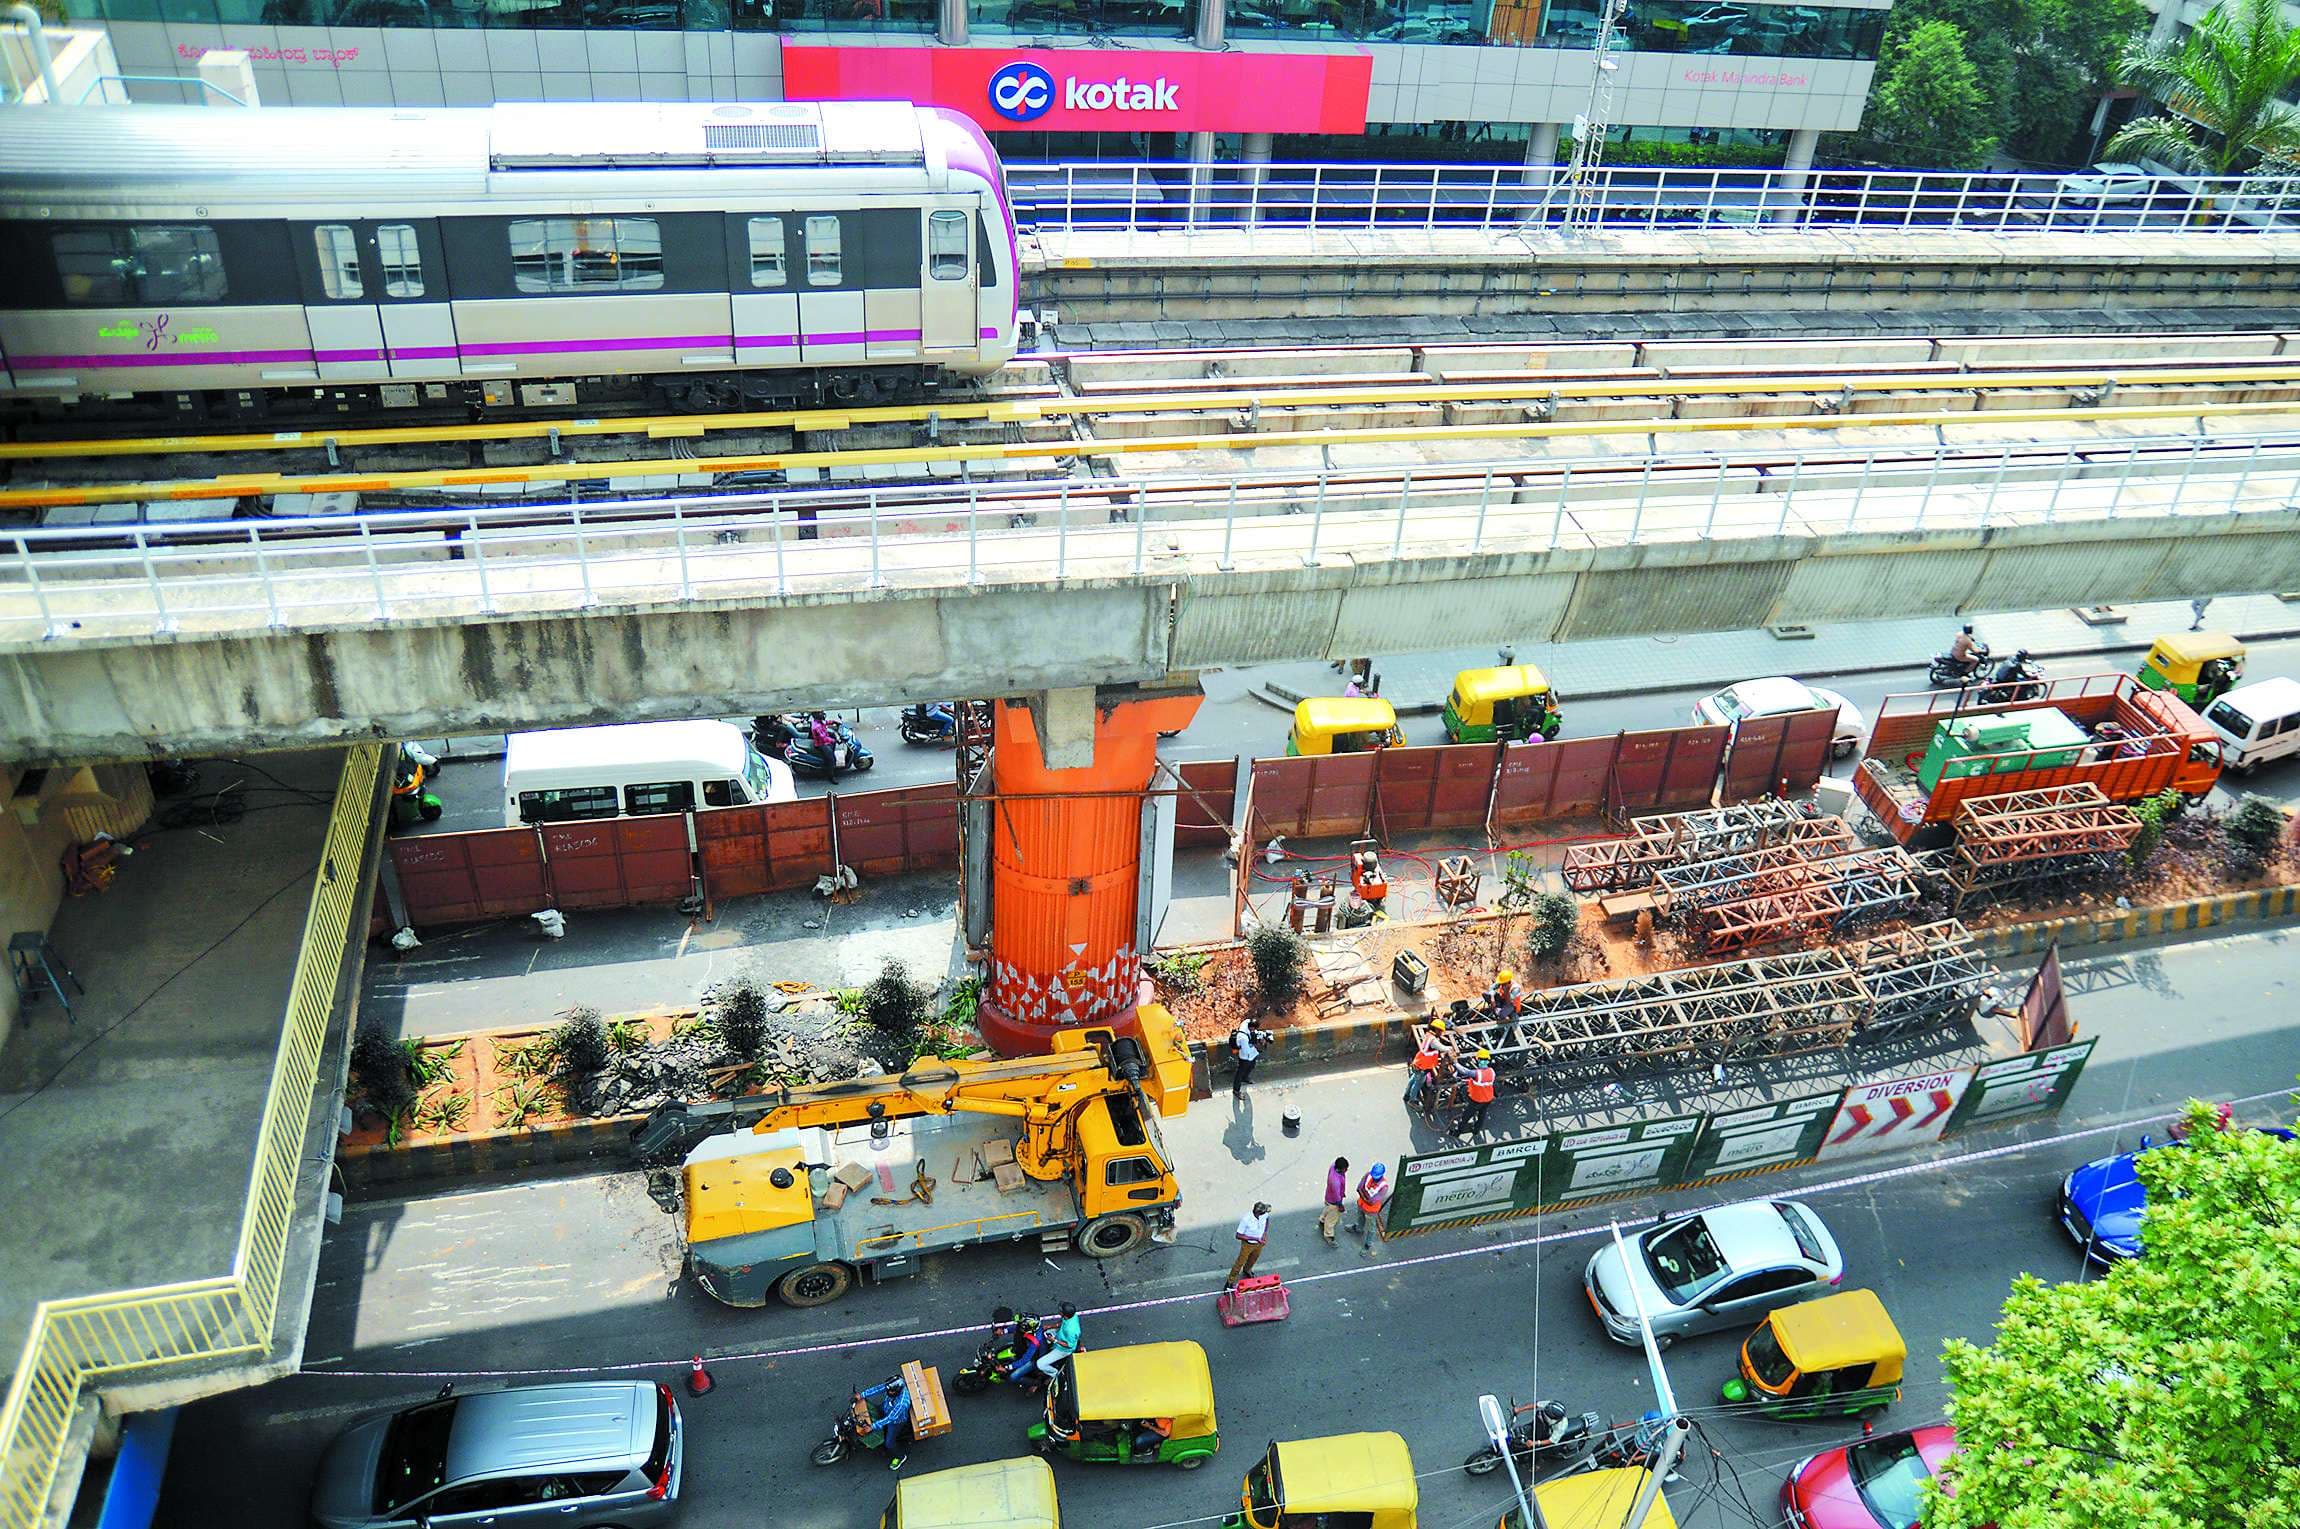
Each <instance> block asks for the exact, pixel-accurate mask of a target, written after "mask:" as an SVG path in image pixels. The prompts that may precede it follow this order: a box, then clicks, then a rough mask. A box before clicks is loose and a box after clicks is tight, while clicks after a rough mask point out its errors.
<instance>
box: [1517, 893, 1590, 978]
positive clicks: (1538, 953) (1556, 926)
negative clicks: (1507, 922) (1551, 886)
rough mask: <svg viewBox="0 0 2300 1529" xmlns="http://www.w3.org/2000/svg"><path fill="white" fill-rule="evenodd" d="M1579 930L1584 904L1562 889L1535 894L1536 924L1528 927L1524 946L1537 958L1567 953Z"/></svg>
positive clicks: (1534, 918)
mask: <svg viewBox="0 0 2300 1529" xmlns="http://www.w3.org/2000/svg"><path fill="white" fill-rule="evenodd" d="M1580 932H1581V904H1579V903H1577V902H1575V901H1574V900H1573V899H1572V898H1570V897H1567V896H1565V895H1564V894H1563V893H1560V892H1536V893H1535V894H1534V895H1533V927H1532V928H1531V929H1529V930H1527V931H1526V936H1525V948H1526V950H1527V951H1528V952H1529V953H1531V955H1532V956H1533V958H1534V959H1535V960H1536V961H1554V960H1556V959H1557V958H1558V957H1559V956H1562V955H1564V954H1565V952H1566V950H1567V949H1568V948H1569V947H1571V946H1572V944H1573V938H1574V936H1575V935H1577V934H1579V933H1580Z"/></svg>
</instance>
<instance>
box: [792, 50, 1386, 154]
mask: <svg viewBox="0 0 2300 1529" xmlns="http://www.w3.org/2000/svg"><path fill="white" fill-rule="evenodd" d="M1372 78H1373V59H1372V58H1371V56H1369V55H1367V54H1364V53H1200V52H1195V51H1179V50H1160V51H1153V50H1149V49H1141V50H1135V49H1127V50H1124V51H1109V50H1101V49H1094V50H1089V49H1078V50H1076V51H1059V52H1058V51H1055V50H1052V49H1019V50H1018V49H1009V48H835V47H816V46H812V45H809V44H805V43H788V44H785V45H784V47H783V93H784V94H785V95H786V96H788V97H789V98H790V99H792V100H794V101H885V100H907V101H913V102H916V103H918V104H919V105H921V106H943V107H948V108H950V109H951V110H953V111H959V112H964V113H965V114H966V115H967V116H969V117H972V118H973V119H974V120H975V121H976V122H978V123H980V124H981V125H982V126H983V127H984V128H985V129H987V130H989V131H991V132H1002V131H1012V130H1015V129H1018V128H1032V129H1038V130H1042V131H1049V132H1060V131H1081V130H1102V131H1117V132H1131V133H1140V132H1174V133H1362V132H1364V131H1365V127H1366V96H1367V90H1368V87H1369V85H1370V83H1371V81H1372Z"/></svg>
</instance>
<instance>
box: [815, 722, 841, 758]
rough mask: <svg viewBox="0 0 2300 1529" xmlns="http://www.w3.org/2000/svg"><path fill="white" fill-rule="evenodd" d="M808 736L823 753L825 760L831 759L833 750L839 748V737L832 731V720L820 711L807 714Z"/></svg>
mask: <svg viewBox="0 0 2300 1529" xmlns="http://www.w3.org/2000/svg"><path fill="white" fill-rule="evenodd" d="M807 736H808V737H809V738H812V739H813V740H814V744H815V747H816V748H818V749H821V750H822V751H823V757H824V758H825V759H828V758H830V757H831V750H832V749H834V748H836V747H838V741H839V735H838V734H837V733H835V732H833V731H832V730H831V719H830V718H829V717H827V716H825V715H824V714H823V713H821V712H819V711H816V712H809V713H808V714H807Z"/></svg>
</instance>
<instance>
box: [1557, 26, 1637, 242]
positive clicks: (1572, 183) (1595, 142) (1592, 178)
mask: <svg viewBox="0 0 2300 1529" xmlns="http://www.w3.org/2000/svg"><path fill="white" fill-rule="evenodd" d="M1598 6H1599V10H1598V17H1597V69H1596V72H1595V77H1594V78H1593V79H1591V80H1590V82H1589V104H1588V106H1587V108H1586V109H1584V110H1583V112H1582V113H1581V115H1580V116H1578V117H1576V118H1574V119H1573V158H1572V159H1571V160H1570V161H1569V162H1568V163H1567V165H1566V170H1565V189H1566V203H1565V226H1566V227H1567V228H1568V229H1575V228H1582V227H1586V226H1587V225H1589V224H1591V223H1595V222H1597V221H1599V209H1600V205H1601V199H1600V197H1599V196H1598V185H1599V182H1600V181H1601V180H1602V179H1603V178H1604V176H1603V172H1604V169H1605V140H1606V139H1607V138H1608V137H1609V136H1611V134H1612V131H1613V82H1614V79H1615V77H1616V76H1618V75H1619V74H1620V73H1621V61H1620V60H1619V59H1617V58H1615V57H1614V56H1613V51H1614V48H1613V45H1614V43H1615V42H1616V41H1617V40H1618V39H1619V38H1620V35H1621V33H1620V24H1621V20H1622V17H1623V15H1624V14H1625V13H1626V12H1627V11H1628V9H1629V0H1598Z"/></svg>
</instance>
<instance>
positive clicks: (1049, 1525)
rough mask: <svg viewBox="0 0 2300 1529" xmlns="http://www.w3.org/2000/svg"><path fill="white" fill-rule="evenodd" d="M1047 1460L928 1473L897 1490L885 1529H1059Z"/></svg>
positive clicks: (1028, 1460)
mask: <svg viewBox="0 0 2300 1529" xmlns="http://www.w3.org/2000/svg"><path fill="white" fill-rule="evenodd" d="M1061 1523H1062V1515H1061V1513H1060V1512H1059V1511H1057V1510H1056V1508H1055V1505H1054V1471H1053V1470H1052V1468H1051V1467H1049V1466H1048V1465H1047V1463H1046V1462H1045V1461H1044V1460H1041V1459H1039V1458H1037V1457H1036V1456H1031V1457H1029V1458H1027V1459H1022V1460H993V1461H990V1462H989V1463H987V1464H984V1465H962V1466H960V1467H958V1468H957V1469H956V1470H949V1471H929V1472H927V1473H926V1474H925V1475H923V1476H913V1477H911V1478H910V1479H908V1480H907V1481H905V1482H903V1484H902V1485H901V1486H900V1487H898V1488H896V1489H895V1494H894V1507H893V1510H892V1511H891V1512H890V1513H889V1514H888V1515H887V1522H886V1524H885V1525H884V1529H1060V1526H1061Z"/></svg>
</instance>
